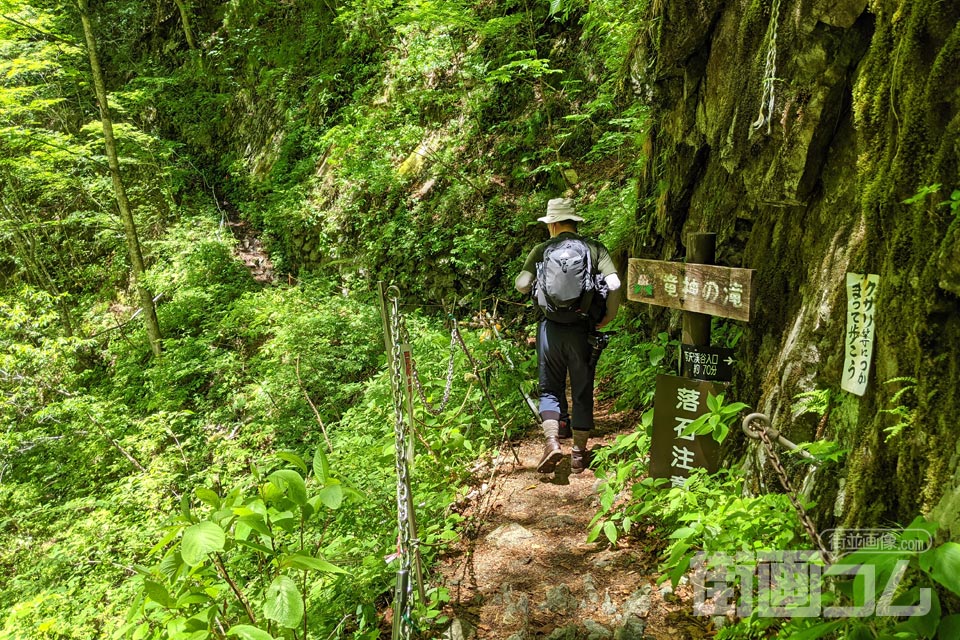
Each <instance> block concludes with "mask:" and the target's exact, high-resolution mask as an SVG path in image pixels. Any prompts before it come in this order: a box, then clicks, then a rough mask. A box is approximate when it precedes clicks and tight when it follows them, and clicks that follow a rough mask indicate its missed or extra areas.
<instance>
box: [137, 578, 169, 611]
mask: <svg viewBox="0 0 960 640" xmlns="http://www.w3.org/2000/svg"><path fill="white" fill-rule="evenodd" d="M143 591H144V592H145V593H146V594H147V597H148V598H150V599H151V600H153V601H154V602H156V603H157V604H159V605H161V606H164V607H166V608H167V609H174V608H176V606H177V603H176V602H175V601H174V599H173V598H172V597H170V593H169V592H168V591H167V588H166V587H164V586H163V585H162V584H160V583H159V582H155V581H153V580H144V581H143Z"/></svg>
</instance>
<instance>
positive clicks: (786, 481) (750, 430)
mask: <svg viewBox="0 0 960 640" xmlns="http://www.w3.org/2000/svg"><path fill="white" fill-rule="evenodd" d="M755 422H759V423H760V428H759V429H757V428H754V426H753V425H754V423H755ZM743 432H744V433H745V434H746V435H747V437H749V438H753V439H754V440H759V441H760V442H761V443H762V444H763V448H764V449H765V450H766V452H767V458H768V459H769V460H770V464H771V465H772V466H773V469H774V471H776V472H777V477H778V478H779V479H780V484H781V485H783V489H784V491H786V493H787V498H789V500H790V504H792V505H793V508H794V509H795V510H796V512H797V515H798V516H799V517H800V524H802V525H803V528H804V530H805V531H806V532H807V535H808V536H809V537H810V540H811V541H813V544H814V546H816V547H817V551H819V553H820V558H821V559H822V560H823V562H824V564H828V565H829V564H831V563H832V562H833V554H831V553H830V550H829V549H827V546H826V545H825V544H824V542H823V538H821V537H820V534H819V533H818V532H817V529H816V527H814V525H813V520H811V519H810V516H809V514H807V510H806V509H805V508H804V506H803V504H802V503H801V502H800V498H799V495H798V494H797V491H796V490H795V489H794V488H793V483H791V482H790V477H789V476H788V475H787V470H786V469H785V468H784V466H783V462H782V461H781V460H780V456H779V455H777V452H776V450H775V449H774V447H773V439H774V438H775V439H777V441H778V442H779V443H780V444H782V445H783V446H785V447H787V448H789V449H797V445H795V444H794V443H792V442H790V441H789V440H787V439H786V438H784V437H783V436H781V435H780V432H779V431H777V430H776V429H774V428H773V427H772V426H771V425H770V418H768V417H767V416H766V415H764V414H762V413H751V414H750V415H748V416H747V417H746V418H744V419H743ZM800 453H801V455H804V454H805V457H807V458H813V456H811V455H810V454H809V453H808V452H806V451H802V450H801V451H800Z"/></svg>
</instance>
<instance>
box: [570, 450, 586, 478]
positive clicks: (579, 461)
mask: <svg viewBox="0 0 960 640" xmlns="http://www.w3.org/2000/svg"><path fill="white" fill-rule="evenodd" d="M589 466H590V452H589V451H587V450H586V449H579V448H577V447H574V448H573V450H572V451H571V452H570V473H583V470H584V469H586V468H587V467H589Z"/></svg>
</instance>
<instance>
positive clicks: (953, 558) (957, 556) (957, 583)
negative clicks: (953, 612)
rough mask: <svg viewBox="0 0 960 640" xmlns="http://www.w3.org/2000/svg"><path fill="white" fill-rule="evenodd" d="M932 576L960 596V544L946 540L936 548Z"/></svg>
mask: <svg viewBox="0 0 960 640" xmlns="http://www.w3.org/2000/svg"><path fill="white" fill-rule="evenodd" d="M930 576H931V577H932V578H933V579H934V580H936V581H937V582H939V583H940V584H942V585H943V586H945V587H946V588H947V589H949V590H950V591H952V592H953V593H954V594H956V595H958V596H960V544H958V543H956V542H945V543H943V544H942V545H940V546H939V547H937V548H936V549H935V550H934V552H933V568H932V569H931V571H930Z"/></svg>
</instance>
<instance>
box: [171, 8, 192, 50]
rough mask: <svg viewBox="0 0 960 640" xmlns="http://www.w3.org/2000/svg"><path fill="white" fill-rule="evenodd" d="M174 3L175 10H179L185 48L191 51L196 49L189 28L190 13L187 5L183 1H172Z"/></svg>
mask: <svg viewBox="0 0 960 640" xmlns="http://www.w3.org/2000/svg"><path fill="white" fill-rule="evenodd" d="M174 2H176V3H177V8H178V9H180V23H181V24H182V25H183V35H184V36H186V38H187V46H188V47H190V50H191V51H193V50H194V49H196V48H197V45H196V44H195V43H194V41H193V30H192V29H191V27H190V12H189V10H188V7H187V3H186V2H185V0H174Z"/></svg>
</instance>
